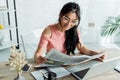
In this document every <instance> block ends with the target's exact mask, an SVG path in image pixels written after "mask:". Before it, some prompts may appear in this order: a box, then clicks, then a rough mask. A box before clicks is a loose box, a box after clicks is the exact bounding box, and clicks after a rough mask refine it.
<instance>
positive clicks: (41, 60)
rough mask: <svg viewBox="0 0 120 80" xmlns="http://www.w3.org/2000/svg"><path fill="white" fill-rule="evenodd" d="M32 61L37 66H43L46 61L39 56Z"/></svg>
mask: <svg viewBox="0 0 120 80" xmlns="http://www.w3.org/2000/svg"><path fill="white" fill-rule="evenodd" d="M34 61H35V62H36V63H37V64H43V63H45V62H46V61H47V59H46V58H45V57H43V56H42V55H39V56H35V58H34Z"/></svg>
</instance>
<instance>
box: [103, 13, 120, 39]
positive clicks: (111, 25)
mask: <svg viewBox="0 0 120 80" xmlns="http://www.w3.org/2000/svg"><path fill="white" fill-rule="evenodd" d="M114 33H116V34H117V35H119V34H120V15H118V16H110V17H108V18H107V19H106V21H105V24H104V25H103V26H102V31H101V36H103V37H109V36H112V35H113V34H114Z"/></svg>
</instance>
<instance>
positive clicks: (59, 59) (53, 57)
mask: <svg viewBox="0 0 120 80" xmlns="http://www.w3.org/2000/svg"><path fill="white" fill-rule="evenodd" d="M102 55H104V53H103V52H101V53H99V54H96V55H92V56H89V55H80V56H69V55H66V54H64V53H61V52H60V51H58V50H56V49H51V50H50V51H49V52H48V53H47V55H46V58H47V59H48V61H47V62H46V63H48V64H54V65H74V64H80V63H84V62H87V61H90V60H92V59H96V58H99V57H101V56H102Z"/></svg>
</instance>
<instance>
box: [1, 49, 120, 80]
mask: <svg viewBox="0 0 120 80" xmlns="http://www.w3.org/2000/svg"><path fill="white" fill-rule="evenodd" d="M102 51H103V50H102ZM104 51H106V52H107V53H110V55H109V56H108V59H110V58H113V57H114V58H115V57H118V56H120V50H119V49H105V50H104ZM28 61H29V63H30V64H32V65H33V66H34V65H36V64H35V63H34V62H33V59H30V60H28ZM32 71H35V69H34V68H33V67H31V69H30V70H29V71H28V72H23V73H22V75H24V77H25V78H26V79H27V80H35V79H34V77H33V76H32V75H31V74H30V73H31V72H32ZM16 76H17V73H16V72H15V70H13V71H11V70H10V67H9V66H8V62H1V63H0V80H13V79H14V78H15V77H16ZM119 76H120V73H118V72H117V71H115V70H110V71H109V72H107V73H104V74H100V75H97V76H95V77H91V78H88V79H87V80H119V79H120V77H119ZM57 80H77V79H76V78H75V77H74V76H72V75H68V76H65V77H62V78H59V79H57Z"/></svg>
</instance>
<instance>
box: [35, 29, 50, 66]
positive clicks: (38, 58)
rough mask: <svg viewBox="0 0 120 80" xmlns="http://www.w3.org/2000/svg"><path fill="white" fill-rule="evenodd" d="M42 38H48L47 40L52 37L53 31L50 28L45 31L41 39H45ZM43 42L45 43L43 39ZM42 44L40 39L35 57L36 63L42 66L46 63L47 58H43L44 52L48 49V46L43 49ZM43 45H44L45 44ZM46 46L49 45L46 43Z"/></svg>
mask: <svg viewBox="0 0 120 80" xmlns="http://www.w3.org/2000/svg"><path fill="white" fill-rule="evenodd" d="M42 36H44V37H46V39H47V38H49V37H50V36H51V30H50V28H49V27H47V28H45V29H44V31H43V32H42V35H41V38H43V37H42ZM43 41H45V40H44V39H43ZM46 41H47V40H46ZM40 43H41V39H40V42H39V45H38V48H37V50H36V52H35V55H34V61H35V62H36V63H38V64H42V63H44V62H46V58H45V57H44V56H43V51H44V49H45V48H46V46H45V47H43V46H41V44H40ZM42 45H44V42H43V44H42ZM45 45H47V43H46V42H45Z"/></svg>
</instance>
